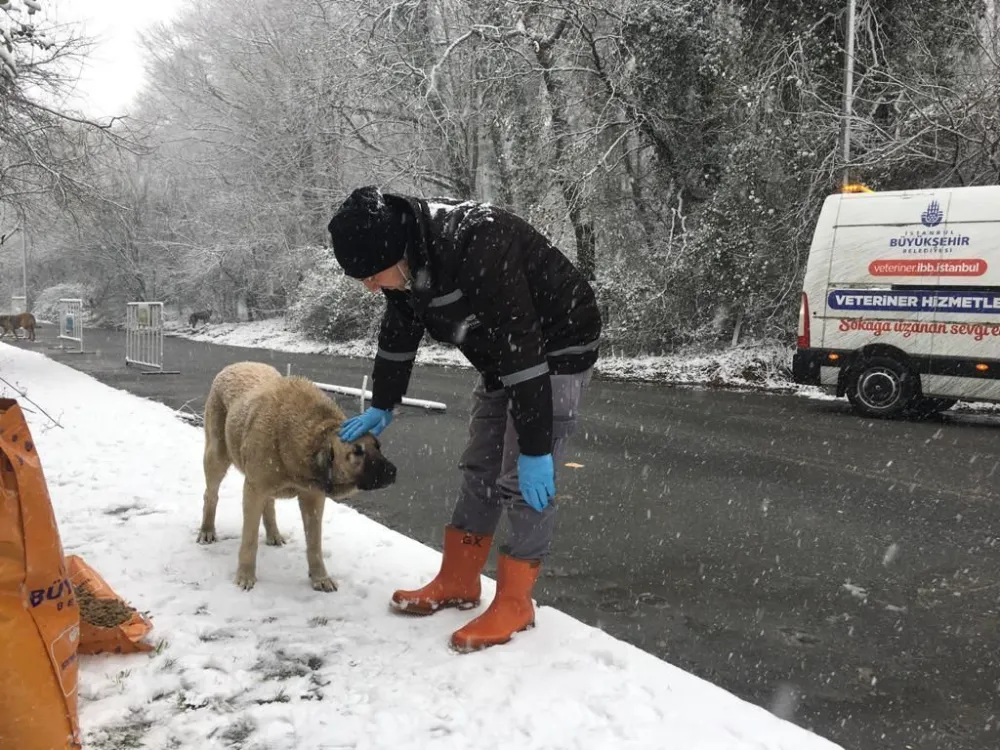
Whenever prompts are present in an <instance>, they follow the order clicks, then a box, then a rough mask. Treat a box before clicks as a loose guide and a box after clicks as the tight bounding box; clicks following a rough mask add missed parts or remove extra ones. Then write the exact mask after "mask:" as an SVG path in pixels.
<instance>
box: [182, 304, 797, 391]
mask: <svg viewBox="0 0 1000 750" xmlns="http://www.w3.org/2000/svg"><path fill="white" fill-rule="evenodd" d="M169 333H170V334H171V335H175V336H181V337H184V338H189V339H193V340H194V341H205V342H209V343H214V344H226V345H228V346H245V347H251V348H260V349H273V350H275V351H282V352H297V353H311V354H334V355H339V356H343V357H365V358H369V359H371V358H372V357H374V356H375V350H376V348H377V347H376V342H375V341H374V339H372V340H359V341H349V342H343V343H336V344H331V343H326V342H322V341H315V340H313V339H310V338H308V337H307V336H305V335H303V334H302V333H300V332H299V331H296V330H293V329H292V328H291V327H290V326H288V324H287V323H286V322H285V320H284V319H283V318H271V319H268V320H259V321H254V322H252V323H217V324H211V325H205V326H199V327H198V328H197V329H195V330H193V331H192V329H191V328H190V327H188V326H187V325H184V324H177V323H175V324H173V325H171V326H169ZM417 363H418V364H426V365H444V366H449V367H468V366H469V363H468V361H467V360H466V359H465V357H463V356H462V354H461V352H459V351H458V350H457V349H455V348H454V347H447V346H442V345H440V344H424V345H422V346H421V347H420V349H419V351H418V352H417ZM790 365H791V353H790V351H789V350H788V349H784V348H782V347H778V346H773V345H771V346H762V345H749V346H741V347H736V348H733V349H726V350H723V351H719V352H714V353H711V354H706V353H703V352H680V353H678V354H676V355H672V356H645V357H621V356H616V355H614V354H613V353H610V352H607V351H605V352H603V353H602V357H601V359H600V361H599V362H598V364H597V368H596V369H597V370H598V372H601V373H602V374H605V375H607V376H610V377H613V378H616V379H620V380H633V381H642V382H658V383H674V384H684V385H722V386H728V387H743V388H763V389H767V390H770V391H786V392H791V391H796V390H798V387H797V386H796V385H795V384H794V383H792V382H791V381H790V380H788V378H787V377H786V376H785V374H784V373H783V371H782V370H783V368H787V367H790Z"/></svg>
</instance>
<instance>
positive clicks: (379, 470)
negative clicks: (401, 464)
mask: <svg viewBox="0 0 1000 750" xmlns="http://www.w3.org/2000/svg"><path fill="white" fill-rule="evenodd" d="M395 481H396V466H395V465H394V464H393V463H392V461H387V460H386V459H384V458H382V459H376V460H372V461H368V462H366V466H365V471H364V475H363V476H362V478H361V481H360V482H358V488H359V489H362V490H378V489H382V488H383V487H388V486H389V485H390V484H392V483H393V482H395Z"/></svg>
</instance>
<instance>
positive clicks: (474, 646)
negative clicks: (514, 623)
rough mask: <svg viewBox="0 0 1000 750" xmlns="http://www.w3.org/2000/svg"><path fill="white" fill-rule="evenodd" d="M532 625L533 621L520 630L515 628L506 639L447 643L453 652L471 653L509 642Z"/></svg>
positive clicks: (531, 627)
mask: <svg viewBox="0 0 1000 750" xmlns="http://www.w3.org/2000/svg"><path fill="white" fill-rule="evenodd" d="M534 627H535V623H533V622H531V623H528V624H527V625H525V626H524V627H523V628H521V629H520V630H515V631H514V632H513V633H511V634H510V638H507V639H506V640H503V641H480V642H478V643H462V644H458V643H455V642H454V641H451V642H450V644H449V645H450V646H451V650H452V651H454V652H455V653H458V654H473V653H475V652H476V651H485V650H486V649H488V648H491V647H492V646H503V645H504V644H506V643H510V642H511V641H512V640H513V639H514V636H515V635H517V634H518V633H524V632H527V631H528V630H531V629H533V628H534Z"/></svg>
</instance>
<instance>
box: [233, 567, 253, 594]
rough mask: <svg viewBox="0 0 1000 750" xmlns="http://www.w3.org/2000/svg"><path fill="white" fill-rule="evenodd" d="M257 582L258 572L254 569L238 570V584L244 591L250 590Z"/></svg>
mask: <svg viewBox="0 0 1000 750" xmlns="http://www.w3.org/2000/svg"><path fill="white" fill-rule="evenodd" d="M256 583H257V574H256V573H255V572H254V571H252V570H242V569H240V570H237V571H236V585H237V586H239V587H240V588H241V589H243V590H244V591H249V590H250V589H252V588H253V587H254V586H255V585H256Z"/></svg>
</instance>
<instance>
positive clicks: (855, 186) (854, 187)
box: [840, 182, 875, 193]
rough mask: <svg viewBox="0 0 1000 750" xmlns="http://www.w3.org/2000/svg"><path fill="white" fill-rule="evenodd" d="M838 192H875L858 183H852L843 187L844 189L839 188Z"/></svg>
mask: <svg viewBox="0 0 1000 750" xmlns="http://www.w3.org/2000/svg"><path fill="white" fill-rule="evenodd" d="M840 192H842V193H874V192H875V191H874V190H872V189H871V188H870V187H868V186H867V185H862V184H861V183H860V182H852V183H850V184H847V185H844V187H843V188H841V190H840Z"/></svg>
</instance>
